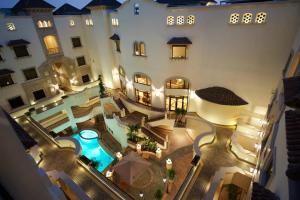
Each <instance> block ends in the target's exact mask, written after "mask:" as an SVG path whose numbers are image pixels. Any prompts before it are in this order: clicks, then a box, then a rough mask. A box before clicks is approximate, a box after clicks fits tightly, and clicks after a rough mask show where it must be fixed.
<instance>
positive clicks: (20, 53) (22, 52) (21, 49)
mask: <svg viewBox="0 0 300 200" xmlns="http://www.w3.org/2000/svg"><path fill="white" fill-rule="evenodd" d="M13 49H14V52H15V54H16V57H17V58H21V57H25V56H29V53H28V50H27V46H25V45H20V46H14V47H13Z"/></svg>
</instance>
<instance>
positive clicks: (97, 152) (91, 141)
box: [72, 130, 114, 172]
mask: <svg viewBox="0 0 300 200" xmlns="http://www.w3.org/2000/svg"><path fill="white" fill-rule="evenodd" d="M80 135H82V137H80ZM72 137H73V138H75V139H76V140H78V141H79V143H80V145H81V148H82V154H83V155H85V156H86V157H87V158H88V159H90V160H94V161H97V162H98V163H99V164H98V166H97V170H98V171H99V172H102V171H103V170H104V169H105V168H106V167H107V166H108V165H109V164H110V163H111V162H112V161H113V160H114V158H113V157H112V156H111V155H109V154H108V153H107V152H106V151H105V150H104V149H103V148H102V147H101V146H100V144H99V142H98V134H97V133H96V132H95V131H93V130H82V131H80V133H78V134H76V135H73V136H72ZM84 138H85V139H84Z"/></svg>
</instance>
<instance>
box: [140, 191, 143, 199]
mask: <svg viewBox="0 0 300 200" xmlns="http://www.w3.org/2000/svg"><path fill="white" fill-rule="evenodd" d="M139 196H140V197H141V199H142V198H143V197H144V194H143V193H142V191H141V192H140V194H139Z"/></svg>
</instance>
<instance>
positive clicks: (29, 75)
mask: <svg viewBox="0 0 300 200" xmlns="http://www.w3.org/2000/svg"><path fill="white" fill-rule="evenodd" d="M23 73H24V76H25V78H26V80H31V79H35V78H37V77H38V75H37V73H36V70H35V68H34V67H33V68H29V69H24V70H23Z"/></svg>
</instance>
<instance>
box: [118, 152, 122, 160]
mask: <svg viewBox="0 0 300 200" xmlns="http://www.w3.org/2000/svg"><path fill="white" fill-rule="evenodd" d="M116 156H117V158H118V160H122V158H123V155H122V154H121V152H117V153H116Z"/></svg>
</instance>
